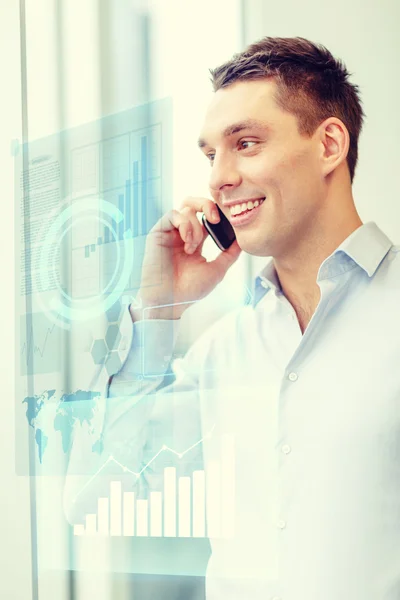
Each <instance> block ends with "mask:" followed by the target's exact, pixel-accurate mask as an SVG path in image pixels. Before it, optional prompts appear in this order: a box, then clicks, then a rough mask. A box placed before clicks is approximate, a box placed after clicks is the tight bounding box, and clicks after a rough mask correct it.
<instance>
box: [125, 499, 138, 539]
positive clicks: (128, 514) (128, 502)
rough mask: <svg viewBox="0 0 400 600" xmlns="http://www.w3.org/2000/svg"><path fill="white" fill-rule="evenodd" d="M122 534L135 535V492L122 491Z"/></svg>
mask: <svg viewBox="0 0 400 600" xmlns="http://www.w3.org/2000/svg"><path fill="white" fill-rule="evenodd" d="M123 510H124V536H132V535H135V492H124V509H123Z"/></svg>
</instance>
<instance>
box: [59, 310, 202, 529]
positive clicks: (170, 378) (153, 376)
mask: <svg viewBox="0 0 400 600" xmlns="http://www.w3.org/2000/svg"><path fill="white" fill-rule="evenodd" d="M179 327H180V320H143V321H139V322H137V323H134V324H133V334H132V342H131V345H130V349H129V351H128V354H127V357H126V360H125V362H124V363H123V365H122V368H121V369H120V371H119V372H118V373H117V374H115V375H114V376H112V377H111V378H110V380H109V382H108V386H107V398H106V408H105V414H104V420H103V426H102V432H101V443H102V451H101V453H98V452H94V451H93V448H92V446H91V443H90V442H89V440H88V439H87V436H85V435H84V434H81V432H80V431H79V435H78V436H75V438H74V441H73V445H72V451H71V455H70V460H69V464H68V471H67V477H66V483H65V488H64V510H65V514H66V517H67V519H68V521H69V522H70V523H71V524H75V523H78V522H82V521H83V520H84V518H85V515H86V514H89V513H96V512H97V506H98V499H99V498H101V497H110V493H111V488H113V489H114V491H115V490H116V493H117V494H120V493H123V492H125V491H131V492H132V491H133V492H135V494H136V497H137V498H148V497H149V492H150V491H162V490H163V481H164V469H165V468H167V467H175V469H176V471H175V473H176V476H177V477H178V476H182V475H183V474H185V473H186V474H188V473H191V472H192V471H193V470H194V469H200V468H202V465H203V456H202V443H201V441H202V440H201V436H202V431H201V419H200V407H199V393H198V372H197V365H196V360H193V353H190V356H191V357H192V358H191V359H190V360H189V358H188V355H186V356H185V357H184V358H183V359H180V360H179V371H177V370H174V368H173V366H172V358H173V352H174V347H175V344H176V340H177V337H178V333H179ZM188 354H189V353H188Z"/></svg>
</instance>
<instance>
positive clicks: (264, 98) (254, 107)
mask: <svg viewBox="0 0 400 600" xmlns="http://www.w3.org/2000/svg"><path fill="white" fill-rule="evenodd" d="M268 83H269V81H267V80H264V79H263V80H260V81H253V80H252V81H244V82H242V81H241V82H235V84H233V85H230V86H228V87H226V88H222V89H219V90H218V91H217V92H215V94H214V97H213V99H212V100H211V102H210V104H209V106H208V108H207V111H206V114H205V117H204V121H203V126H202V129H201V133H200V137H199V140H198V145H199V146H200V147H202V146H204V145H205V142H207V141H208V138H210V137H212V136H214V135H217V136H222V137H226V136H228V135H231V134H233V133H235V132H236V131H240V130H242V129H244V128H253V129H257V128H259V129H260V128H263V129H272V128H273V122H274V121H275V120H276V116H277V110H278V108H277V106H276V104H275V103H274V101H273V99H272V89H271V88H272V86H271V85H268Z"/></svg>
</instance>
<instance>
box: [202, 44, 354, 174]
mask: <svg viewBox="0 0 400 600" xmlns="http://www.w3.org/2000/svg"><path fill="white" fill-rule="evenodd" d="M209 71H210V73H211V82H212V84H213V88H214V92H216V91H217V90H219V89H220V88H224V87H227V86H228V85H230V84H232V83H234V82H236V81H238V80H252V79H258V78H262V77H266V78H273V79H274V80H275V81H276V84H277V94H276V96H275V101H276V103H277V105H278V106H279V107H280V108H281V109H282V110H285V111H286V112H289V113H291V114H293V115H295V116H296V117H297V123H298V130H299V133H300V135H304V136H307V137H311V136H312V135H313V133H314V132H315V131H316V129H317V127H318V126H319V125H320V124H321V123H322V122H323V121H324V120H325V119H327V118H328V117H337V118H338V119H340V120H341V121H342V123H343V124H344V125H345V126H346V128H347V130H348V132H349V136H350V146H349V152H348V155H347V159H346V160H347V164H348V167H349V171H350V179H351V183H353V179H354V173H355V168H356V165H357V158H358V138H359V135H360V132H361V129H362V125H363V121H364V117H365V113H364V111H363V108H362V106H361V100H360V95H359V87H358V86H357V85H354V84H352V83H350V82H349V81H348V77H349V76H350V75H352V73H349V72H348V71H347V69H346V67H345V65H344V64H343V62H342V61H341V60H340V59H335V58H334V57H333V56H332V54H331V53H330V52H329V50H327V49H326V48H325V46H322V45H321V44H316V43H313V42H310V41H309V40H306V39H305V38H302V37H295V38H282V37H264V38H262V39H261V40H259V41H258V42H255V43H253V44H250V45H249V46H248V47H247V48H246V49H245V50H243V52H240V53H237V54H234V55H233V57H232V58H231V59H230V60H229V61H227V62H225V63H224V64H223V65H221V66H219V67H217V68H215V69H209Z"/></svg>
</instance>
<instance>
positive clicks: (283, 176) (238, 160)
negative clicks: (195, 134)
mask: <svg viewBox="0 0 400 600" xmlns="http://www.w3.org/2000/svg"><path fill="white" fill-rule="evenodd" d="M275 90H276V84H275V82H274V81H273V80H271V79H258V80H253V81H237V82H235V83H233V84H232V85H230V86H228V87H226V88H222V89H220V90H218V91H217V92H216V93H215V95H214V97H213V100H212V102H211V104H210V106H209V107H208V110H207V113H206V117H205V120H204V124H203V128H202V132H201V135H200V139H199V146H200V147H201V150H202V151H203V152H204V154H206V155H207V156H208V158H209V160H210V161H211V162H210V165H211V175H210V182H209V184H210V192H211V195H212V198H213V199H214V201H215V202H216V203H217V204H218V206H219V207H220V208H221V210H222V211H223V212H224V214H225V215H226V216H227V217H228V219H229V220H230V221H231V223H232V225H233V227H234V229H235V233H236V237H237V241H238V243H239V246H240V247H241V248H242V249H243V250H244V251H246V252H248V253H249V254H253V255H255V256H279V255H281V254H282V253H283V254H286V253H287V252H290V249H291V248H292V249H294V248H295V246H296V240H298V238H299V236H300V237H303V236H304V235H306V234H307V230H308V228H309V227H310V226H312V223H313V222H315V220H316V219H317V215H318V210H319V209H320V208H321V206H322V203H323V198H324V178H323V175H322V169H321V161H320V158H321V156H322V152H323V145H322V144H321V140H320V139H319V136H318V135H317V132H316V133H315V134H314V136H312V137H311V138H306V137H304V136H300V134H299V133H298V129H297V119H296V117H295V116H294V115H292V114H289V113H287V112H285V111H283V110H282V109H281V108H279V107H278V105H277V104H276V102H275V100H274V97H273V95H274V92H275ZM317 131H318V130H317ZM248 201H252V204H248V205H247V206H246V209H247V212H243V209H244V205H243V203H244V202H248ZM232 202H235V205H234V206H233V207H232V206H230V205H231V204H232ZM238 203H239V204H240V205H241V206H240V207H238ZM252 207H253V208H252ZM249 209H250V210H249ZM232 213H233V214H232Z"/></svg>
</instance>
